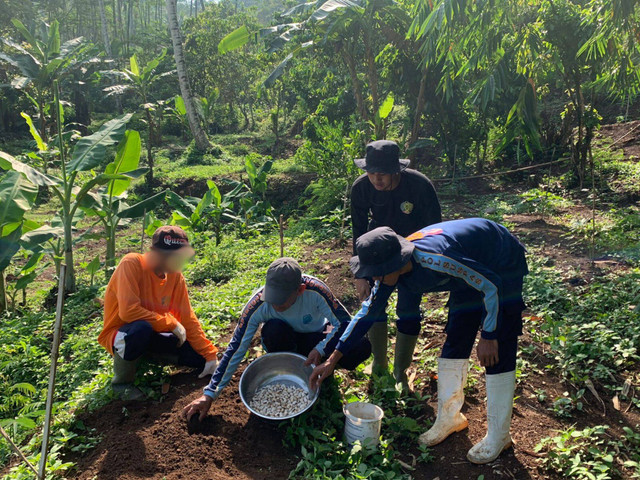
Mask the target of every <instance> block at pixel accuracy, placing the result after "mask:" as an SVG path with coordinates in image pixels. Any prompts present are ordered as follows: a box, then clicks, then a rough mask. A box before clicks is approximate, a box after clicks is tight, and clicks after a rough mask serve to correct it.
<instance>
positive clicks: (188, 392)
mask: <svg viewBox="0 0 640 480" xmlns="http://www.w3.org/2000/svg"><path fill="white" fill-rule="evenodd" d="M236 378H238V375H237V376H236ZM206 383H207V380H204V379H203V380H197V379H196V377H195V376H194V375H192V374H187V373H181V374H178V375H174V376H173V377H172V378H171V384H172V385H171V389H170V391H169V393H168V394H167V395H166V396H165V397H164V398H163V399H162V400H161V401H149V402H120V401H116V402H112V403H111V404H109V405H108V406H107V407H105V408H103V409H101V410H100V411H99V412H96V413H95V414H92V415H88V416H85V418H83V421H84V423H85V424H86V425H87V427H89V428H95V429H96V431H98V432H100V433H101V435H102V441H101V442H100V444H99V445H98V446H97V447H96V448H95V449H94V450H92V451H91V452H90V453H89V454H88V455H83V456H80V457H78V458H74V459H73V460H74V461H76V462H77V467H76V469H75V472H77V473H76V474H75V476H73V475H69V478H75V479H78V480H80V479H82V480H89V479H94V478H96V479H100V480H116V479H118V480H133V479H141V478H145V479H157V480H160V479H166V480H177V479H184V480H188V479H199V480H200V479H201V480H223V479H231V478H234V479H265V480H266V479H274V478H278V479H279V478H287V476H288V475H289V472H290V471H291V470H292V469H293V467H294V466H295V463H296V459H295V453H294V452H291V451H289V450H287V449H285V448H284V447H283V446H282V433H281V430H279V429H278V428H277V426H276V425H275V424H271V423H267V422H265V421H263V420H260V419H258V418H256V417H254V416H250V415H249V412H248V411H247V410H246V409H245V408H244V406H243V405H242V403H241V401H240V397H239V396H238V395H237V388H238V385H237V380H236V381H234V382H232V383H231V384H230V385H229V388H228V389H227V390H226V391H225V392H224V393H223V394H222V395H221V396H220V398H219V399H218V400H217V401H216V402H215V403H214V406H213V407H212V409H211V412H210V413H209V416H208V417H207V418H205V420H203V422H202V423H199V422H190V423H189V424H187V422H186V421H185V420H184V419H183V417H182V409H183V408H184V406H185V405H187V404H188V403H189V402H191V401H192V400H194V399H195V398H197V397H198V396H199V395H201V394H202V388H203V387H204V386H205V385H206Z"/></svg>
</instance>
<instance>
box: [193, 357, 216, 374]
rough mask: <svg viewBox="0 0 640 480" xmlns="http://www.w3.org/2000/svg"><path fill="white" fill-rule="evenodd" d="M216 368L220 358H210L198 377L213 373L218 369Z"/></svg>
mask: <svg viewBox="0 0 640 480" xmlns="http://www.w3.org/2000/svg"><path fill="white" fill-rule="evenodd" d="M216 368H218V359H217V358H214V359H213V360H209V361H208V362H207V363H205V364H204V368H203V369H202V372H201V373H200V375H198V378H204V377H209V376H211V375H213V372H215V371H216Z"/></svg>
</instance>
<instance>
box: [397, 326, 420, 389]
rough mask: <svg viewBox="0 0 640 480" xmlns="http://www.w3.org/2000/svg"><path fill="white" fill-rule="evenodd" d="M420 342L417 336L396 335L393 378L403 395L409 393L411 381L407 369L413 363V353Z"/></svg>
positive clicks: (399, 333)
mask: <svg viewBox="0 0 640 480" xmlns="http://www.w3.org/2000/svg"><path fill="white" fill-rule="evenodd" d="M417 342H418V336H417V335H407V334H405V333H401V332H398V333H397V335H396V352H395V358H394V359H393V377H394V378H395V379H396V388H402V393H409V379H408V378H407V368H409V366H410V365H411V362H412V361H413V351H414V350H415V348H416V343H417Z"/></svg>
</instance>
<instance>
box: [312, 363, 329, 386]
mask: <svg viewBox="0 0 640 480" xmlns="http://www.w3.org/2000/svg"><path fill="white" fill-rule="evenodd" d="M334 370H335V367H334V366H333V365H331V363H329V360H327V361H326V362H323V363H321V364H320V365H318V366H317V367H316V368H314V369H313V372H311V378H309V386H310V387H311V389H312V390H317V389H318V388H320V385H322V382H323V381H324V379H325V378H327V377H329V376H330V375H331V374H332V373H333V371H334Z"/></svg>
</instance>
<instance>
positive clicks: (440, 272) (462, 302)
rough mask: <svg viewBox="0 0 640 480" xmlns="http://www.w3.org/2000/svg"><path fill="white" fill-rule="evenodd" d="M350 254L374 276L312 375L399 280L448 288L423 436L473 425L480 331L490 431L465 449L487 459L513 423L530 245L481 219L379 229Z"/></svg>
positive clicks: (420, 289)
mask: <svg viewBox="0 0 640 480" xmlns="http://www.w3.org/2000/svg"><path fill="white" fill-rule="evenodd" d="M357 251H358V255H357V256H355V257H353V258H352V259H351V262H350V263H351V269H352V271H353V272H354V274H355V275H356V277H360V278H362V277H371V278H373V279H374V280H375V285H374V287H373V289H372V292H371V296H370V297H369V299H368V300H367V301H365V302H364V303H363V305H362V308H361V309H360V311H359V312H358V313H357V314H356V315H355V317H354V318H353V320H352V321H351V323H350V324H349V326H348V327H347V329H346V330H345V333H344V334H343V335H342V337H341V338H340V341H339V342H338V344H337V345H336V349H335V351H334V352H333V353H332V354H331V355H330V356H329V358H328V359H327V360H326V361H325V362H324V363H322V364H320V365H318V366H317V367H316V368H315V369H314V371H313V373H312V376H311V386H312V387H313V388H317V387H318V386H319V384H320V383H321V382H322V380H323V379H324V378H326V377H327V376H328V375H329V374H330V373H331V372H332V371H333V369H334V366H335V365H336V363H337V362H339V361H340V358H341V357H342V355H344V354H348V353H349V352H350V350H351V348H352V345H353V344H354V342H358V341H359V339H360V338H361V337H362V336H363V335H364V334H365V333H366V331H367V330H368V329H369V327H370V326H371V325H372V324H373V323H374V321H375V320H376V319H377V318H379V317H378V315H379V310H380V309H381V308H384V306H385V305H386V303H387V300H388V298H389V295H391V292H393V290H394V289H395V288H396V286H400V285H402V286H404V287H405V288H408V289H410V290H411V291H413V292H415V293H416V294H423V293H426V292H439V291H448V292H451V293H450V297H449V303H448V307H449V319H448V322H447V326H446V333H447V337H446V340H445V343H444V347H443V349H442V354H441V357H440V358H439V360H438V413H437V417H436V420H435V422H434V424H433V426H432V427H431V428H430V429H429V430H428V431H427V432H425V433H424V434H422V435H421V436H420V443H421V444H423V445H426V446H433V445H436V444H438V443H440V442H442V441H443V440H444V439H445V438H447V437H448V436H449V435H450V434H451V433H454V432H458V431H460V430H463V429H465V428H466V427H467V426H468V422H467V419H466V418H465V416H464V415H463V414H462V413H461V409H462V406H463V403H464V386H465V384H466V380H467V370H468V366H469V356H470V354H471V350H472V349H473V345H474V342H475V339H476V334H477V332H478V329H480V330H481V333H480V340H479V342H478V347H477V353H478V359H479V360H480V364H481V365H482V366H484V367H486V389H487V434H486V436H485V437H484V438H483V439H482V440H481V441H480V442H479V443H477V444H476V445H474V446H473V447H472V448H471V450H469V452H468V454H467V458H468V459H469V460H470V461H471V462H473V463H489V462H492V461H493V460H495V459H496V458H497V457H498V455H500V453H501V452H502V451H503V450H505V449H506V448H508V447H509V446H511V443H512V442H511V436H510V434H509V427H510V425H511V410H512V406H513V393H514V390H515V383H516V372H515V369H516V352H517V345H518V336H519V335H521V334H522V311H523V310H524V308H525V305H524V302H523V300H522V284H523V278H524V276H525V275H526V274H527V273H528V268H527V262H526V258H525V248H524V247H523V246H522V244H521V243H520V242H519V241H518V239H516V238H515V237H514V236H513V235H511V233H509V231H508V230H507V229H506V228H505V227H503V226H502V225H499V224H497V223H495V222H492V221H490V220H486V219H483V218H470V219H465V220H454V221H450V222H443V223H439V224H435V225H431V226H429V227H426V228H424V229H422V230H419V231H417V232H415V233H414V234H412V235H410V236H409V237H407V238H406V239H405V238H403V237H401V236H399V235H397V234H396V233H394V232H393V230H391V229H389V228H385V227H382V228H378V229H375V230H373V231H371V232H369V233H366V234H364V235H362V236H361V237H360V238H359V239H358V241H357Z"/></svg>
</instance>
